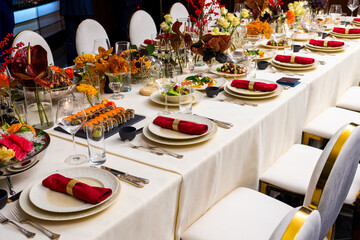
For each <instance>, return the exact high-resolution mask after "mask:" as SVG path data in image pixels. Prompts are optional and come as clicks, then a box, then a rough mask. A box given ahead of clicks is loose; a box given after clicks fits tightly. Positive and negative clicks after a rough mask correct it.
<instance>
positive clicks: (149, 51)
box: [145, 44, 155, 55]
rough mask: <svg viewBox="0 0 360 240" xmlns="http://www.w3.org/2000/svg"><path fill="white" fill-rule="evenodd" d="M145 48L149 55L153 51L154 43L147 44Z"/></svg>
mask: <svg viewBox="0 0 360 240" xmlns="http://www.w3.org/2000/svg"><path fill="white" fill-rule="evenodd" d="M145 49H146V51H147V52H148V54H149V55H151V54H152V53H153V52H154V51H155V46H154V44H148V45H147V46H146V48H145Z"/></svg>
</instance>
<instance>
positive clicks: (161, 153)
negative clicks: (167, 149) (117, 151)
mask: <svg viewBox="0 0 360 240" xmlns="http://www.w3.org/2000/svg"><path fill="white" fill-rule="evenodd" d="M125 142H126V143H127V144H128V145H129V146H130V147H132V148H134V149H139V148H142V149H146V150H149V152H151V153H153V154H156V155H164V153H163V152H160V151H157V150H154V149H150V148H148V147H145V146H142V145H134V144H133V143H132V142H130V141H129V140H125Z"/></svg>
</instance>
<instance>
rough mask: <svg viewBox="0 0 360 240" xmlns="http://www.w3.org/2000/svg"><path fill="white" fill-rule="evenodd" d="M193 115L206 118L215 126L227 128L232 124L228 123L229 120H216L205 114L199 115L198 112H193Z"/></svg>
mask: <svg viewBox="0 0 360 240" xmlns="http://www.w3.org/2000/svg"><path fill="white" fill-rule="evenodd" d="M194 115H196V116H199V117H204V118H207V119H209V120H210V121H212V122H214V123H215V124H216V126H218V127H222V128H226V129H229V128H231V127H233V126H234V124H232V123H229V122H224V121H220V120H216V119H213V118H209V117H205V116H200V115H198V114H194Z"/></svg>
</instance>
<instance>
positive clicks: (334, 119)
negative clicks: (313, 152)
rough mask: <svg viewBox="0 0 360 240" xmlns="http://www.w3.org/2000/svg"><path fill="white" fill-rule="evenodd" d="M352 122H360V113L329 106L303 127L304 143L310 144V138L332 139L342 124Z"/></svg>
mask: <svg viewBox="0 0 360 240" xmlns="http://www.w3.org/2000/svg"><path fill="white" fill-rule="evenodd" d="M350 122H355V123H360V113H359V112H354V111H350V110H346V109H343V108H336V107H331V108H328V109H327V110H325V111H324V112H322V113H321V114H319V115H318V116H317V117H315V118H314V119H313V120H311V121H310V122H309V123H308V124H307V125H306V126H305V127H304V128H303V140H302V143H303V144H305V145H308V144H309V141H310V139H315V140H319V141H322V140H324V139H330V138H331V136H332V135H333V134H334V133H335V132H336V131H337V130H338V129H339V128H340V127H341V126H343V125H344V124H346V123H350Z"/></svg>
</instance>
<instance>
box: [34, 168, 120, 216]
mask: <svg viewBox="0 0 360 240" xmlns="http://www.w3.org/2000/svg"><path fill="white" fill-rule="evenodd" d="M56 173H59V174H61V175H63V176H65V177H68V178H74V179H76V180H79V181H81V182H84V183H87V184H88V185H91V186H97V187H106V188H110V189H111V190H112V194H111V195H110V196H109V197H108V198H106V199H105V200H104V201H102V202H101V203H98V204H91V203H88V202H85V201H82V200H79V199H77V198H75V197H73V196H70V195H68V194H66V193H61V192H57V191H54V190H51V189H49V188H47V187H44V186H43V185H42V181H43V180H44V179H45V178H44V179H41V180H39V181H37V182H36V183H35V184H34V185H33V187H32V188H31V190H30V193H29V198H30V201H31V202H32V204H34V205H35V206H36V207H38V208H40V209H42V210H45V211H49V212H55V213H72V212H78V211H83V210H87V209H90V208H94V207H96V206H98V205H101V204H104V203H105V202H106V201H108V200H109V199H110V198H111V196H112V195H113V194H114V193H115V192H116V191H117V190H118V188H119V187H120V184H119V181H118V179H117V178H116V177H115V176H114V175H113V174H111V173H110V172H108V171H104V170H101V169H97V168H90V167H75V168H68V169H63V170H60V171H58V172H56ZM52 174H54V173H52ZM50 175H51V174H50ZM50 175H49V176H50Z"/></svg>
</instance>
